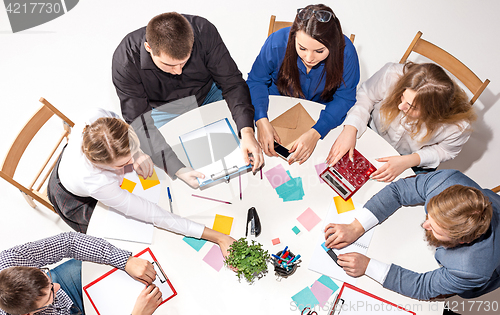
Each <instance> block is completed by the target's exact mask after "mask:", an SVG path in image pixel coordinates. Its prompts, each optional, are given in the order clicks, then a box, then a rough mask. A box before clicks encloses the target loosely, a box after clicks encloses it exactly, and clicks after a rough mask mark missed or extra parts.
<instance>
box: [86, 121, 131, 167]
mask: <svg viewBox="0 0 500 315" xmlns="http://www.w3.org/2000/svg"><path fill="white" fill-rule="evenodd" d="M139 145H140V144H139V138H138V137H137V135H136V133H135V132H134V130H133V129H132V128H131V127H130V126H129V125H128V124H127V123H126V122H124V121H123V120H120V119H117V118H111V117H101V118H99V119H97V120H96V121H94V122H93V123H92V124H90V125H87V126H86V127H85V128H84V130H83V134H82V152H83V154H85V157H86V158H87V159H88V160H89V161H90V162H92V163H97V164H111V163H113V162H114V161H115V160H116V159H118V158H121V157H125V156H127V155H129V154H133V153H135V152H136V151H137V150H138V149H139Z"/></svg>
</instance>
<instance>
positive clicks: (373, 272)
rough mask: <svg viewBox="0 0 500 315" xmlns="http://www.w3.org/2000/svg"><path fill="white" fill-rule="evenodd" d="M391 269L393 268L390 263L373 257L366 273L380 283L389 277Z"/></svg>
mask: <svg viewBox="0 0 500 315" xmlns="http://www.w3.org/2000/svg"><path fill="white" fill-rule="evenodd" d="M389 269H391V265H390V264H386V263H383V262H381V261H378V260H375V259H373V258H372V259H370V262H369V263H368V266H367V267H366V271H365V275H367V276H368V277H370V278H372V279H373V280H375V281H377V282H378V283H380V284H384V281H385V278H387V274H388V273H389Z"/></svg>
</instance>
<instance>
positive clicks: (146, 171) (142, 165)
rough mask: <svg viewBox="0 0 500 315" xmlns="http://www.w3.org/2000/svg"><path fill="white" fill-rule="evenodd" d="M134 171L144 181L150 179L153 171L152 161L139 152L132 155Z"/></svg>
mask: <svg viewBox="0 0 500 315" xmlns="http://www.w3.org/2000/svg"><path fill="white" fill-rule="evenodd" d="M134 170H135V172H136V173H137V174H138V175H140V176H142V178H144V179H146V178H148V177H151V176H152V175H153V171H154V164H153V160H151V158H150V157H149V155H147V154H146V153H143V152H142V151H140V150H139V151H138V152H137V153H135V154H134Z"/></svg>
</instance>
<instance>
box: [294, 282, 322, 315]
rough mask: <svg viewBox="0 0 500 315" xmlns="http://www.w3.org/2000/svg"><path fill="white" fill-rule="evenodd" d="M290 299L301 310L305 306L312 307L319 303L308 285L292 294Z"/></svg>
mask: <svg viewBox="0 0 500 315" xmlns="http://www.w3.org/2000/svg"><path fill="white" fill-rule="evenodd" d="M292 300H293V301H294V302H295V304H296V305H297V307H298V308H299V309H300V310H301V311H302V310H303V309H304V308H306V307H310V308H311V309H314V306H316V305H318V304H319V301H318V299H317V298H316V296H314V293H313V292H312V291H311V289H310V288H309V287H305V288H304V289H303V290H302V291H300V292H299V293H297V294H295V295H294V296H292Z"/></svg>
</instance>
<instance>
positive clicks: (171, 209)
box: [167, 187, 174, 213]
mask: <svg viewBox="0 0 500 315" xmlns="http://www.w3.org/2000/svg"><path fill="white" fill-rule="evenodd" d="M167 193H168V202H169V204H170V212H172V213H174V209H173V208H172V195H171V194H170V187H167Z"/></svg>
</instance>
